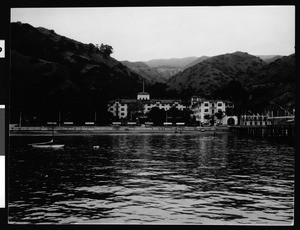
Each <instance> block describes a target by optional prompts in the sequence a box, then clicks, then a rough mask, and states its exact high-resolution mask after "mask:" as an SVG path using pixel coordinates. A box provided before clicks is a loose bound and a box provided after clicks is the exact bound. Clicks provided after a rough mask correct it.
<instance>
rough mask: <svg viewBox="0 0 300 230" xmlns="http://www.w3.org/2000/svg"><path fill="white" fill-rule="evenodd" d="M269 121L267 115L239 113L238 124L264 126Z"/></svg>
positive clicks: (268, 123) (269, 122)
mask: <svg viewBox="0 0 300 230" xmlns="http://www.w3.org/2000/svg"><path fill="white" fill-rule="evenodd" d="M270 124H271V121H270V120H269V119H268V116H267V115H259V114H257V115H241V116H240V125H242V126H265V125H270Z"/></svg>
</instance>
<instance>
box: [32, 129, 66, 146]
mask: <svg viewBox="0 0 300 230" xmlns="http://www.w3.org/2000/svg"><path fill="white" fill-rule="evenodd" d="M28 145H29V146H31V147H33V148H39V149H62V148H63V147H64V146H65V145H64V144H55V143H54V128H53V126H52V139H51V140H50V141H46V142H39V143H31V144H28Z"/></svg>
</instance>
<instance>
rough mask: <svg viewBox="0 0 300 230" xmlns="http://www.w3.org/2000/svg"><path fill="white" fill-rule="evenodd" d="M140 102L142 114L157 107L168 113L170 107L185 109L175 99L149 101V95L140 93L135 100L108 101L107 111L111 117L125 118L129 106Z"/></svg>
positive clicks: (179, 101)
mask: <svg viewBox="0 0 300 230" xmlns="http://www.w3.org/2000/svg"><path fill="white" fill-rule="evenodd" d="M138 101H139V102H141V103H142V104H143V111H142V112H143V113H144V114H146V113H148V112H149V111H150V110H151V109H152V108H153V107H158V108H159V109H164V110H165V111H168V110H169V109H171V108H172V107H175V108H177V109H178V110H184V109H186V108H187V107H186V106H185V105H183V104H182V101H181V100H176V99H150V94H149V93H147V92H140V93H138V94H137V99H115V100H112V101H109V103H108V111H109V112H111V113H112V114H113V116H115V117H118V118H126V117H128V116H129V115H130V114H129V107H130V104H133V103H136V102H138Z"/></svg>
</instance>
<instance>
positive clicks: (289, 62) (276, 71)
mask: <svg viewBox="0 0 300 230" xmlns="http://www.w3.org/2000/svg"><path fill="white" fill-rule="evenodd" d="M295 81H296V66H295V54H292V55H289V56H284V57H281V58H279V59H276V60H275V61H273V62H271V63H269V64H267V65H265V66H263V67H262V68H261V69H260V71H259V72H258V73H257V74H256V75H254V76H253V77H252V81H251V83H248V84H246V85H245V87H246V88H247V89H248V90H249V91H250V92H251V93H252V95H253V98H252V100H251V103H252V104H254V105H260V106H261V107H263V106H266V105H268V104H270V103H271V104H272V103H273V104H274V103H275V104H277V105H282V106H285V107H287V108H288V107H294V106H295V95H296V94H295V93H296V87H295Z"/></svg>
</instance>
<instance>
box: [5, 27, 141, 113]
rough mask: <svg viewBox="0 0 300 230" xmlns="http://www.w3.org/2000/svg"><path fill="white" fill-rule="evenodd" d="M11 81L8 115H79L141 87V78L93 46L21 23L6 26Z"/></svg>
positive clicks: (133, 95)
mask: <svg viewBox="0 0 300 230" xmlns="http://www.w3.org/2000/svg"><path fill="white" fill-rule="evenodd" d="M10 80H11V81H10V85H11V90H10V95H11V97H10V100H11V108H12V117H14V115H15V113H18V112H19V110H20V109H22V110H28V111H36V112H37V113H44V115H45V114H46V115H49V114H51V113H54V112H55V113H56V112H57V110H66V111H70V110H72V111H73V110H76V111H77V114H80V113H81V115H82V116H83V117H84V115H85V114H88V111H89V110H95V109H99V110H100V111H106V109H105V108H106V103H107V101H108V100H110V99H113V98H117V97H135V96H136V93H137V92H139V91H140V90H141V89H142V76H140V75H139V74H137V73H135V72H134V71H132V70H130V69H129V68H127V67H126V66H124V65H123V64H121V63H120V62H118V61H117V60H115V59H113V58H111V57H110V56H107V55H105V54H104V53H103V52H101V51H100V50H99V49H97V47H96V46H95V45H93V44H83V43H80V42H77V41H75V40H72V39H69V38H66V37H64V36H61V35H58V34H56V33H55V32H54V31H53V30H48V29H45V28H34V27H32V26H31V25H29V24H22V23H20V22H18V23H11V79H10ZM83 119H84V118H83Z"/></svg>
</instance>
